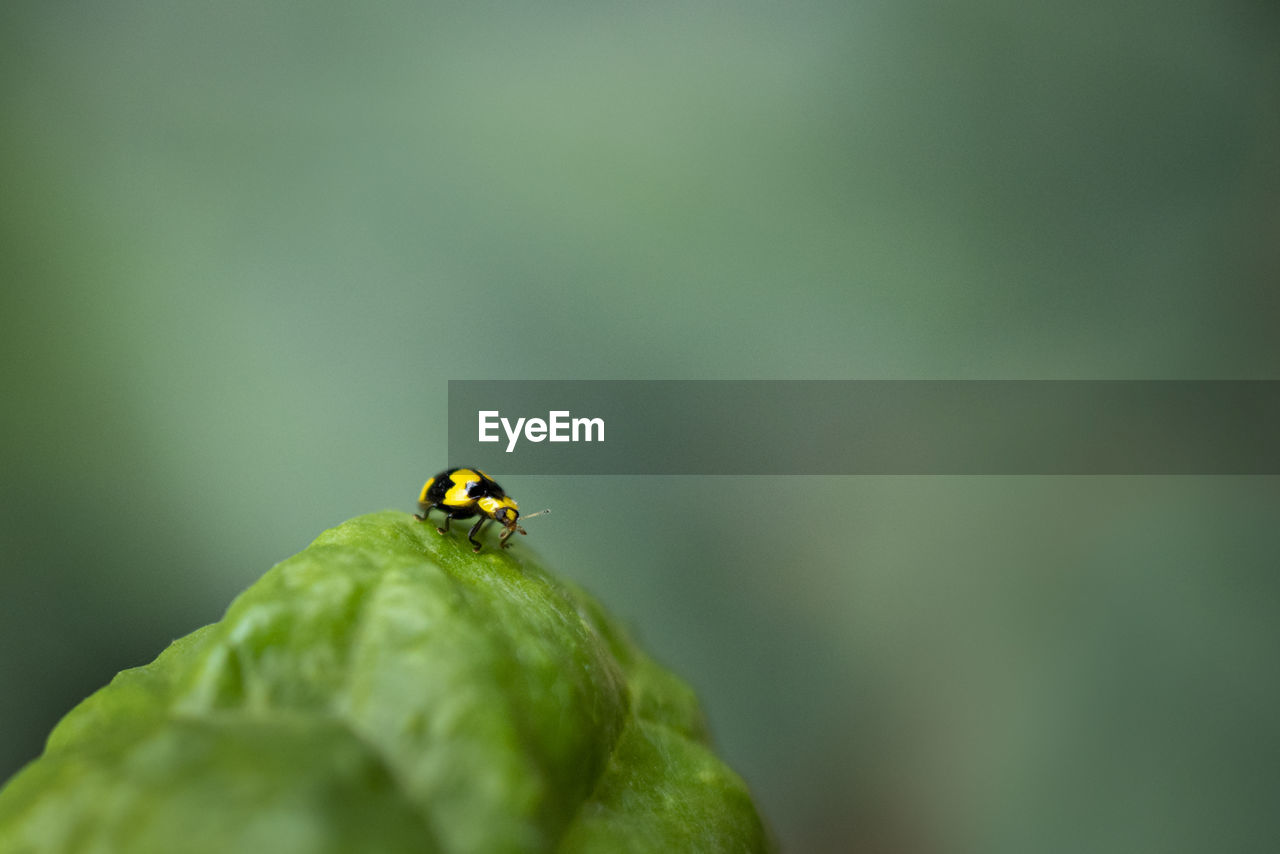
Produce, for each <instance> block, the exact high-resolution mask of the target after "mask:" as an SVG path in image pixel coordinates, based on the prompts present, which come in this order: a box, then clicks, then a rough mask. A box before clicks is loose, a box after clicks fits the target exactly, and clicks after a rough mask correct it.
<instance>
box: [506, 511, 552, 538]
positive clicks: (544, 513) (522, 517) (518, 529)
mask: <svg viewBox="0 0 1280 854" xmlns="http://www.w3.org/2000/svg"><path fill="white" fill-rule="evenodd" d="M550 512H551V508H550V507H548V508H547V509H546V510H539V511H538V512H537V513H530V514H529V515H528V516H521V517H520V521H521V522H523V521H524V520H525V519H532V518H533V517H534V516H545V515H547V514H548V513H550ZM516 530H517V531H519V532H520V533H522V534H526V535H527V534H528V533H529V532H528V531H526V530H525V529H524V528H522V527H520V526H519V525H516ZM508 533H510V532H508ZM504 536H505V534H504Z"/></svg>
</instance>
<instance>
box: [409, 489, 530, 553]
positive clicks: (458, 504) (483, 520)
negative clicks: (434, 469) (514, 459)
mask: <svg viewBox="0 0 1280 854" xmlns="http://www.w3.org/2000/svg"><path fill="white" fill-rule="evenodd" d="M418 506H419V507H421V508H422V512H421V513H416V514H414V517H415V518H417V519H421V520H422V521H424V522H425V521H427V515H428V514H429V513H430V512H431V511H432V510H435V509H438V510H440V511H441V512H442V513H444V527H443V528H436V531H438V532H439V533H441V534H447V533H448V532H449V523H450V522H452V521H453V520H454V519H470V518H471V517H472V516H476V515H479V516H480V519H479V520H478V521H477V522H476V523H475V525H474V526H472V528H471V530H470V531H469V532H468V533H467V540H469V541H470V543H471V545H472V547H473V549H474V550H475V551H477V552H478V551H480V549H481V545H480V542H479V541H478V540H477V539H476V535H477V534H479V533H480V529H481V528H483V527H484V526H485V525H487V524H489V522H491V521H493V522H497V523H499V524H500V525H502V526H503V527H504V528H506V530H505V531H503V532H502V536H500V537H499V538H498V545H499V546H501V547H502V548H504V549H505V548H507V547H508V546H509V545H510V544H509V543H508V542H507V538H508V537H510V536H511V535H512V534H514V533H515V532H516V531H519V532H520V533H521V534H526V533H528V532H527V531H525V529H524V528H522V527H520V525H519V524H518V523H517V522H518V520H519V518H520V509H519V507H518V506H517V505H516V502H515V500H514V499H512V498H508V497H507V493H506V492H504V491H503V489H502V487H501V486H498V484H497V482H496V481H494V479H493V478H491V477H489V475H487V474H485V473H484V472H482V471H480V469H475V468H455V469H449V470H448V471H442V472H440V474H438V475H436V476H435V477H433V478H431V479H430V480H428V481H427V482H426V484H424V485H423V487H422V494H421V495H419V496H418ZM550 512H551V511H550V510H542V511H539V512H538V513H532V514H530V515H529V516H526V517H525V518H526V519H532V518H533V517H534V516H541V515H542V514H543V513H550Z"/></svg>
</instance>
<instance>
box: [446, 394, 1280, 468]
mask: <svg viewBox="0 0 1280 854" xmlns="http://www.w3.org/2000/svg"><path fill="white" fill-rule="evenodd" d="M449 461H450V464H451V465H478V466H481V467H483V468H485V469H486V471H489V472H490V473H493V474H498V473H502V474H527V475H553V474H556V475H564V474H626V475H635V474H664V475H689V474H697V475H797V474H803V475H831V474H841V475H850V474H877V475H884V474H912V475H921V474H929V475H975V474H998V475H1029V474H1056V475H1084V474H1126V475H1133V474H1145V475H1151V474H1280V381H1274V380H1262V381H1248V380H1241V381H1145V380H1143V381H1020V380H992V381H932V380H929V381H896V380H894V381H876V380H849V381H824V380H813V381H809V380H805V381H769V380H741V381H738V380H735V381H719V380H675V381H666V380H652V381H650V380H620V381H613V380H609V381H597V380H584V381H561V380H556V381H527V380H501V381H490V380H485V381H471V380H451V381H450V382H449Z"/></svg>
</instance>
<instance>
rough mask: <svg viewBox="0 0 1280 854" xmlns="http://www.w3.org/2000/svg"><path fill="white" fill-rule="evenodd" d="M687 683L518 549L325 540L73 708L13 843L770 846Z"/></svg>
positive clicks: (395, 536) (100, 846)
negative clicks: (712, 744)
mask: <svg viewBox="0 0 1280 854" xmlns="http://www.w3.org/2000/svg"><path fill="white" fill-rule="evenodd" d="M769 850H772V843H771V840H770V838H769V836H768V834H767V832H766V831H765V829H764V827H763V825H762V822H761V820H760V818H759V816H758V814H757V812H756V809H755V807H754V806H753V804H752V802H751V799H750V795H749V793H748V792H747V790H746V787H745V786H744V785H743V783H742V781H741V779H739V778H738V777H737V776H736V775H735V774H734V773H733V772H732V771H731V770H730V769H729V768H728V767H727V766H725V765H724V764H723V763H722V762H720V760H718V759H717V758H716V757H715V756H714V755H713V754H712V752H711V751H710V749H709V747H708V745H707V735H706V727H705V723H704V720H703V717H702V713H701V710H700V708H699V706H698V703H697V700H696V698H695V697H694V695H693V692H692V691H691V690H690V689H689V688H688V687H687V686H686V685H685V684H684V683H683V682H681V681H680V680H679V679H677V678H676V677H675V676H673V675H671V674H670V673H668V672H667V671H665V670H663V669H662V668H660V667H658V666H657V665H656V664H655V663H654V662H653V661H652V660H651V659H650V658H648V657H647V656H646V655H645V654H644V653H643V652H641V651H640V650H639V649H638V648H636V647H635V646H634V644H632V642H631V641H630V640H629V639H628V638H627V636H626V634H625V633H624V632H623V631H622V630H621V629H620V627H619V626H618V625H617V624H616V623H614V622H613V620H612V619H611V618H609V617H608V615H606V614H605V612H604V611H603V609H602V608H601V607H600V605H599V604H598V603H597V602H595V601H594V600H592V599H591V598H590V597H589V596H587V595H586V594H585V593H583V592H582V591H580V590H578V589H577V588H576V587H574V586H572V585H570V584H567V583H565V582H563V581H559V580H557V579H556V578H554V577H553V576H552V575H551V574H549V573H548V572H547V571H546V570H544V569H542V568H541V567H539V566H538V565H537V564H536V563H534V562H533V561H532V560H531V559H530V558H529V557H528V556H527V551H526V550H525V549H523V548H520V547H517V548H515V549H512V550H509V551H506V552H499V551H496V550H486V551H485V552H483V553H481V554H479V555H477V554H473V553H472V552H471V550H470V549H469V548H468V547H466V546H465V545H460V544H459V541H458V540H457V539H455V538H453V537H441V536H439V535H438V534H436V532H435V530H434V526H431V525H424V524H422V523H421V522H418V521H416V520H415V519H414V518H413V517H412V516H409V515H408V514H404V513H399V512H394V511H386V512H383V513H376V514H372V515H369V516H362V517H359V518H356V519H352V520H351V521H349V522H347V523H346V524H344V525H341V526H339V527H337V528H334V529H332V530H329V531H326V532H325V533H323V534H322V535H321V536H320V537H319V538H318V539H317V540H316V541H315V542H314V543H312V544H311V546H310V547H308V548H307V549H306V550H304V551H303V552H301V553H300V554H298V555H295V556H294V557H292V558H290V559H288V560H286V561H284V562H282V563H280V564H279V565H277V566H276V567H274V568H273V569H271V570H270V571H269V572H267V574H266V575H264V576H263V577H262V578H261V579H260V580H259V581H258V582H257V583H256V584H254V585H253V586H252V587H250V588H249V589H248V590H247V591H245V592H244V593H243V594H242V595H241V596H239V597H238V598H237V599H236V600H235V602H233V603H232V605H231V607H230V608H229V609H228V611H227V614H226V616H225V617H223V619H222V620H221V621H220V622H218V623H215V624H214V625H211V626H205V627H204V628H202V629H199V630H197V631H195V632H193V633H191V634H190V635H188V636H186V637H185V638H181V639H179V640H177V641H175V642H174V643H173V644H172V645H171V646H170V647H169V648H168V649H166V650H165V651H164V652H162V653H161V654H160V656H159V657H158V658H156V660H155V661H153V662H152V663H151V664H148V665H146V666H144V667H139V668H135V669H132V670H126V671H124V672H122V673H120V674H119V675H118V676H116V678H115V679H113V680H112V681H111V684H109V685H108V686H106V687H105V688H103V689H101V690H99V691H98V692H97V693H95V694H93V695H92V696H91V697H89V698H88V699H86V700H85V701H84V702H83V703H81V704H80V705H79V706H77V707H76V708H75V709H73V710H72V711H71V712H70V713H69V714H68V715H67V716H66V718H64V719H63V720H62V722H61V723H59V724H58V726H57V727H56V728H55V729H54V731H53V733H52V734H51V735H50V737H49V742H48V745H47V747H46V749H45V752H44V754H43V755H42V756H41V757H40V758H38V759H36V760H35V761H34V762H32V763H31V764H30V765H28V766H27V767H26V768H24V769H23V770H22V771H21V772H19V774H18V775H17V776H15V777H14V778H13V779H12V780H10V781H9V783H8V784H7V785H6V787H5V788H4V789H3V790H2V791H0V851H4V852H90V851H92V852H95V854H97V852H102V854H110V852H164V854H170V852H176V851H183V852H192V854H200V852H230V851H272V852H282V854H289V852H335V854H336V852H347V851H351V852H388V854H391V852H432V851H438V852H478V851H484V852H506V851H511V852H592V851H600V852H614V851H637V852H638V851H675V852H678V851H690V852H694V851H696V852H704V851H743V852H754V851H769Z"/></svg>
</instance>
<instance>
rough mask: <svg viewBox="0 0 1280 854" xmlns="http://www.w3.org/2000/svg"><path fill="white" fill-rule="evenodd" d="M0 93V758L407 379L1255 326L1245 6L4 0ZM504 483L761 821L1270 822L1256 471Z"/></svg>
mask: <svg viewBox="0 0 1280 854" xmlns="http://www.w3.org/2000/svg"><path fill="white" fill-rule="evenodd" d="M0 109H2V113H0V115H2V119H0V170H2V171H0V188H2V189H0V247H2V255H0V275H2V276H3V291H2V293H3V295H2V297H0V300H2V303H0V347H2V348H3V357H4V358H3V364H4V369H3V373H2V375H0V381H2V382H3V386H2V389H3V412H2V417H3V421H2V422H0V437H2V438H3V445H2V450H0V466H3V470H2V472H0V478H2V482H3V490H2V491H0V500H2V501H3V506H2V507H0V511H2V512H0V549H2V550H0V560H3V565H2V567H0V733H2V734H3V735H2V737H0V778H2V777H7V776H8V774H10V773H11V772H12V771H14V770H16V769H17V768H18V767H19V766H20V765H21V764H22V763H23V762H25V761H27V760H29V759H31V758H33V757H34V756H35V755H36V754H37V753H38V752H39V750H40V747H41V742H42V739H43V737H44V735H45V734H46V733H47V732H48V730H49V728H50V727H51V726H52V724H53V723H54V722H55V721H56V720H57V719H58V718H59V717H60V716H61V715H62V714H63V713H65V711H66V710H67V709H69V708H70V707H71V706H72V705H74V704H75V703H76V702H77V701H79V700H80V699H81V698H82V697H84V696H85V695H86V694H88V693H89V692H90V691H92V690H94V689H95V688H97V687H98V686H100V685H102V684H104V683H105V682H106V681H108V680H109V679H110V677H111V676H112V675H113V674H114V673H115V672H116V671H117V670H119V669H121V668H124V667H128V666H133V665H138V664H141V663H144V662H146V661H149V660H150V659H151V658H152V657H153V656H154V655H155V654H156V653H158V652H159V650H160V649H161V648H162V647H163V646H164V645H165V644H166V643H168V642H169V641H170V640H171V639H173V638H174V637H177V636H179V635H182V634H185V633H187V632H188V631H190V630H192V629H194V628H195V627H197V626H199V625H201V624H203V623H206V622H210V621H212V620H215V619H217V618H218V617H219V616H220V615H221V613H222V610H223V608H224V607H225V606H226V604H227V603H228V602H229V601H230V599H231V598H232V597H233V596H234V595H235V594H236V593H237V592H238V591H240V590H241V589H243V588H244V587H245V586H246V585H248V584H249V583H250V582H251V581H253V580H254V579H255V578H257V577H258V576H259V575H260V574H261V573H262V572H263V571H264V570H265V569H266V568H267V567H269V566H270V565H271V564H273V563H274V562H276V561H278V560H280V559H283V558H284V557H286V556H288V555H290V554H292V553H294V552H295V551H297V550H299V549H301V548H302V547H303V546H305V545H306V544H307V543H308V542H309V541H310V540H311V539H312V538H313V537H314V536H315V535H316V534H317V533H318V532H319V531H320V530H321V529H323V528H325V527H328V526H331V525H334V524H336V523H338V522H340V521H342V520H343V519H346V518H347V517H350V516H353V515H356V514H359V513H364V512H367V511H372V510H378V509H382V508H385V507H399V508H402V509H405V510H409V509H413V501H414V499H415V497H416V495H417V491H418V489H419V488H420V487H421V484H422V482H423V480H424V479H425V478H426V477H427V476H429V475H430V474H432V473H434V472H435V471H437V470H438V469H441V468H443V467H444V466H445V465H446V464H447V463H461V462H468V463H476V464H479V465H483V466H485V467H486V468H487V469H488V470H490V471H491V473H493V474H495V475H499V474H500V473H501V471H502V464H501V459H500V458H495V459H492V460H474V461H471V460H468V461H450V460H445V459H443V458H442V456H443V454H444V447H445V436H444V425H445V412H444V405H445V382H446V380H447V379H450V378H454V379H490V378H491V379H562V378H563V379H594V378H600V379H627V378H656V379H668V378H670V379H680V378H705V379H720V378H733V379H753V378H768V379H789V378H797V379H800V378H803V379H828V378H830V379H846V378H850V379H857V378H882V379H908V378H931V379H965V378H1089V379H1109V378H1126V379H1128V378H1151V379H1161V378H1187V379H1207V378H1275V377H1276V374H1277V370H1276V366H1277V364H1280V362H1278V361H1277V357H1280V343H1278V336H1277V335H1276V321H1277V318H1280V203H1278V199H1280V15H1278V13H1277V10H1276V7H1275V6H1274V4H1272V3H1270V2H1225V3H1224V2H1209V0H1192V2H1189V3H1183V4H1174V5H1170V4H1165V3H1158V2H1155V0H1146V1H1145V2H1143V1H1142V0H1139V2H1127V3H1119V4H1117V3H1104V2H1100V0H1086V2H1084V3H1079V4H1050V3H1045V2H1036V3H1025V4H1012V3H1003V2H995V0H970V2H964V3H944V2H927V0H926V2H907V3H874V2H801V3H791V4H775V3H741V4H723V3H719V4H694V5H690V4H675V3H651V4H611V3H593V4H587V3H571V2H558V3H542V4H520V5H517V4H498V3H475V4H467V5H465V6H459V5H453V4H431V3H396V2H373V3H367V4H360V5H357V4H349V3H326V2H321V3H314V4H300V3H280V2H271V0H268V2H253V3H249V2H228V3H220V4H173V3H162V2H157V0H137V2H123V0H122V1H121V2H106V3H74V2H53V3H35V2H30V0H18V1H17V2H9V3H6V4H5V6H4V9H3V11H0ZM502 480H503V483H504V485H505V486H506V487H507V488H508V490H509V491H510V492H512V493H513V494H514V495H515V496H516V497H517V498H518V499H519V500H520V501H521V502H522V504H524V505H525V506H527V507H529V508H537V507H543V506H550V507H553V508H555V515H553V516H551V517H549V518H548V519H545V520H543V519H540V520H537V522H535V523H532V524H531V525H530V526H529V527H530V536H529V537H528V538H526V539H522V540H521V541H520V543H519V544H518V547H520V548H531V549H535V550H537V551H538V552H539V553H540V554H541V555H543V557H544V558H545V559H546V561H547V562H548V564H549V565H550V566H553V567H556V568H558V569H559V571H561V572H562V573H564V574H566V575H568V576H569V577H571V578H574V579H576V580H577V581H579V582H580V583H581V584H583V585H584V586H586V587H587V588H588V589H590V590H592V591H593V592H594V593H596V594H597V595H599V596H600V597H601V598H602V599H603V601H604V602H605V603H606V604H607V605H608V606H609V607H610V608H611V609H612V610H614V611H615V612H616V613H618V614H619V615H620V616H622V617H623V618H624V619H625V620H626V621H627V622H628V623H629V624H630V625H631V626H632V627H633V628H634V631H635V632H636V634H637V635H638V636H639V638H640V639H641V641H642V642H643V643H644V644H645V645H646V646H647V647H648V648H649V649H650V650H651V651H652V652H653V653H654V654H655V655H656V656H657V657H658V658H659V659H660V660H661V661H663V662H664V663H665V664H667V665H669V666H671V667H672V668H674V669H675V670H676V671H677V672H679V673H680V674H682V675H683V676H685V677H686V678H687V679H688V680H689V681H690V682H691V683H692V684H693V685H694V686H695V688H696V689H697V690H698V692H699V693H700V695H701V697H702V698H703V700H704V703H705V705H706V708H707V710H708V712H709V715H710V719H711V724H712V728H713V732H714V734H715V737H716V740H717V744H718V747H719V749H720V751H721V753H722V754H723V755H724V756H725V757H726V758H727V759H728V761H729V762H730V764H732V765H733V766H734V767H735V769H737V770H738V771H739V772H740V773H742V774H743V776H744V777H745V778H746V779H747V781H748V783H749V784H750V785H751V787H752V788H753V790H754V792H755V793H756V795H757V797H758V799H759V802H760V804H761V806H762V808H763V810H764V811H765V813H766V815H767V816H768V818H769V820H770V821H771V822H772V824H773V825H774V827H775V829H776V831H777V833H778V835H779V837H780V838H781V840H782V842H783V843H784V845H785V846H786V847H787V848H788V849H789V850H791V851H795V852H806V851H876V852H903V853H904V854H906V852H912V854H917V853H918V852H923V854H932V853H933V852H950V851H974V852H978V851H981V852H1008V854H1021V853H1022V852H1028V851H1035V852H1041V854H1043V853H1044V852H1058V851H1061V852H1080V851H1090V852H1134V851H1162V852H1177V851H1187V852H1192V851H1195V852H1200V851H1206V850H1213V851H1260V850H1268V849H1269V848H1270V847H1271V846H1272V845H1274V840H1275V838H1276V837H1277V834H1278V833H1280V818H1278V817H1277V813H1276V810H1275V809H1274V801H1275V796H1276V793H1277V791H1280V765H1277V763H1276V762H1275V757H1276V750H1277V749H1278V748H1280V743H1278V742H1280V739H1278V738H1277V735H1278V733H1277V730H1278V727H1277V724H1276V711H1275V710H1276V708H1277V702H1278V701H1280V680H1278V679H1277V676H1276V670H1275V655H1276V650H1277V649H1278V648H1280V628H1277V626H1276V623H1277V620H1276V612H1277V607H1278V606H1280V581H1278V580H1277V576H1276V572H1277V565H1278V563H1280V562H1278V561H1277V557H1278V556H1280V500H1278V499H1280V489H1278V486H1280V484H1278V483H1277V479H1276V478H1225V477H1221V478H1186V477H1164V478H1116V477H1097V478H1081V477H1071V478H995V477H992V478H981V477H974V478H907V477H904V478H891V477H864V478H835V477H833V478H656V477H655V478H644V477H633V478H549V477H548V478H502ZM535 526H536V527H535Z"/></svg>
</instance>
